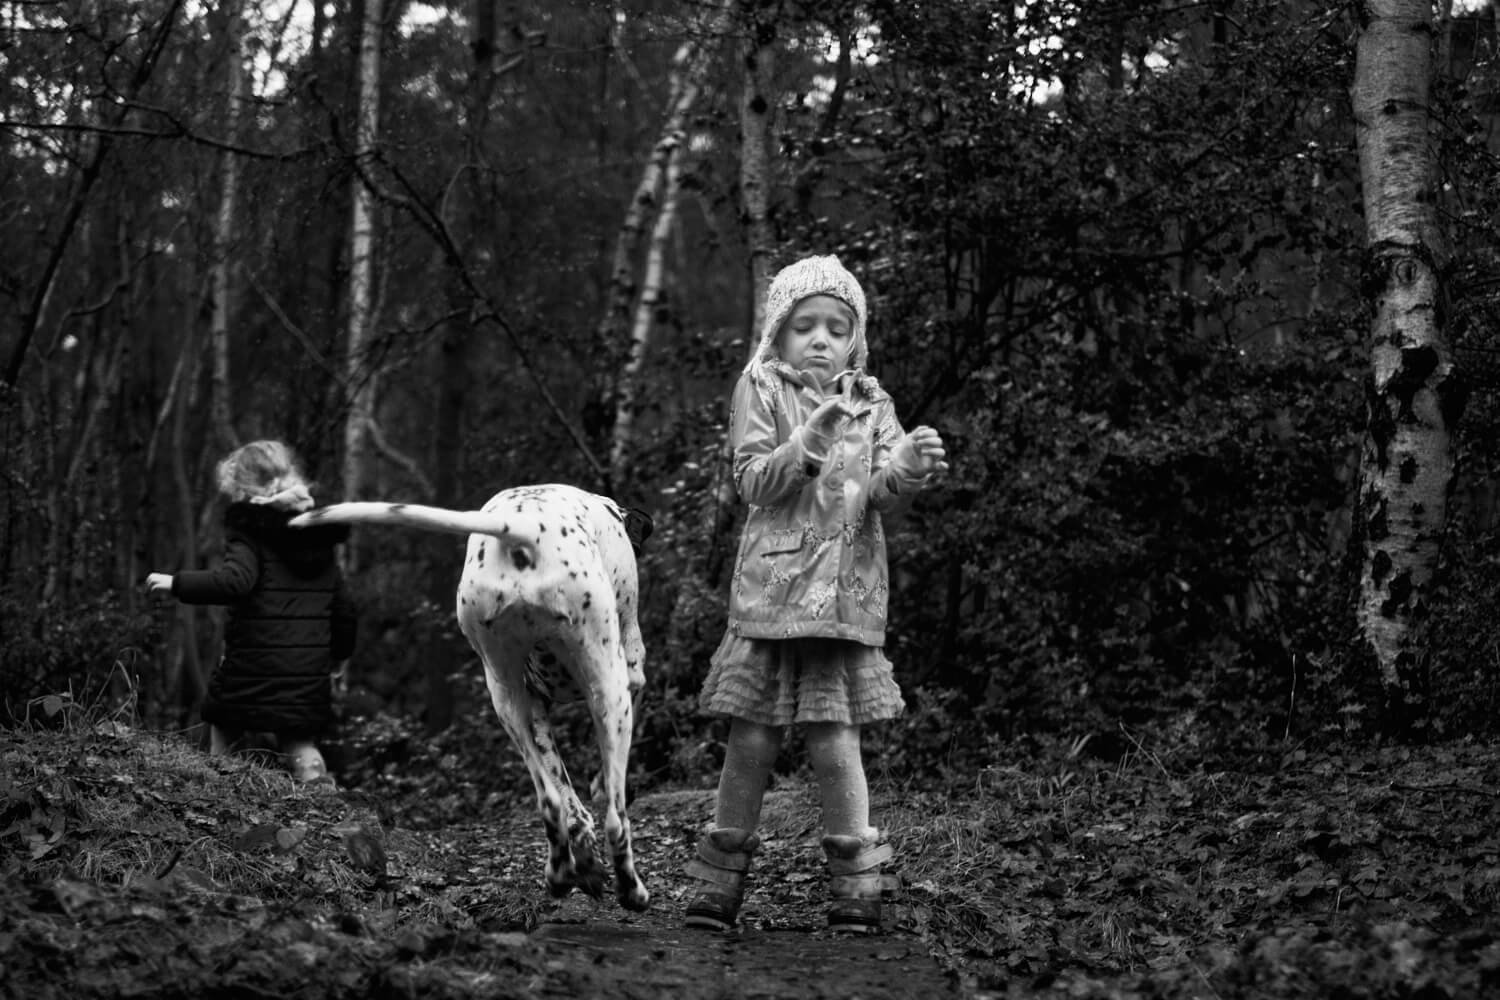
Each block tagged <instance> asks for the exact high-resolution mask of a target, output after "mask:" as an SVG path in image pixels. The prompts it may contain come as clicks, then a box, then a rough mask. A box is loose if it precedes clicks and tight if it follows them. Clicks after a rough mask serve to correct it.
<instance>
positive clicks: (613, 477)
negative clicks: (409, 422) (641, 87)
mask: <svg viewBox="0 0 1500 1000" xmlns="http://www.w3.org/2000/svg"><path fill="white" fill-rule="evenodd" d="M725 14H726V7H725V6H724V5H723V4H722V3H721V4H719V5H717V6H715V7H712V8H710V9H709V10H708V11H707V12H706V13H705V15H704V17H703V19H702V21H700V22H699V24H698V26H697V31H696V33H695V35H693V36H689V38H688V39H687V40H686V41H684V42H683V43H682V44H681V45H680V46H679V47H678V49H677V53H676V54H675V55H674V56H673V58H672V74H671V86H670V91H669V93H670V96H669V97H668V100H667V113H666V118H665V120H664V121H663V123H662V129H661V138H660V139H658V140H657V142H656V145H655V146H654V147H653V148H652V150H651V158H650V160H649V161H647V163H646V168H645V169H644V170H643V171H641V179H640V182H639V183H638V184H637V185H636V189H635V194H634V196H633V197H632V198H631V199H630V207H629V208H628V209H626V212H625V222H624V224H623V225H621V227H620V235H619V236H618V237H617V238H616V240H615V256H614V263H613V266H612V268H611V271H610V282H609V286H610V292H609V302H608V305H607V306H606V308H605V314H604V320H603V321H602V322H601V323H600V326H599V329H600V339H601V341H602V342H603V343H605V344H614V343H617V342H618V340H619V337H620V335H621V333H622V331H623V330H624V328H625V324H626V322H627V321H629V320H630V315H631V303H632V302H634V303H635V304H636V308H635V319H634V321H633V323H632V324H631V329H630V340H629V345H628V348H627V352H626V360H625V364H624V366H623V368H622V370H621V374H620V377H619V379H617V380H616V384H615V393H614V396H615V399H614V423H613V428H612V431H611V437H612V444H611V449H610V462H609V487H608V488H609V489H611V490H619V489H620V488H621V486H622V484H623V483H624V482H625V476H626V468H625V465H626V460H627V458H628V456H629V453H630V449H631V447H632V445H633V443H634V435H635V414H636V410H637V405H636V400H637V398H638V396H639V382H640V374H641V366H642V364H643V363H644V360H645V353H646V348H647V347H648V346H649V340H650V336H651V330H652V325H653V323H652V317H653V316H654V315H655V311H656V307H657V306H658V304H659V296H660V295H661V275H662V269H663V259H664V258H663V249H662V248H663V247H664V245H665V243H666V239H667V236H668V235H669V234H670V232H671V228H672V224H673V222H674V220H675V216H676V208H677V196H678V189H679V184H678V180H677V178H678V176H679V174H680V162H681V160H680V158H681V156H682V145H683V141H684V139H685V138H686V134H687V122H688V116H689V115H690V114H691V113H692V110H693V106H694V105H695V104H697V102H698V95H699V94H700V93H702V90H703V82H704V79H705V77H706V76H707V73H708V70H709V66H710V60H709V55H710V54H711V52H712V45H711V43H712V41H713V39H714V38H716V37H718V35H719V33H720V32H721V31H722V30H723V27H724V19H725ZM653 207H656V209H657V217H656V224H655V226H654V228H653V232H652V237H651V241H650V244H649V246H648V248H647V264H646V274H645V276H644V278H643V285H642V286H641V287H640V288H639V297H638V296H637V290H638V289H637V285H636V280H635V273H636V255H637V253H638V251H639V248H640V244H641V239H642V237H643V235H644V233H645V229H646V218H647V215H648V214H649V213H650V211H651V209H652V208H653Z"/></svg>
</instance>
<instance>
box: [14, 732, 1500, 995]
mask: <svg viewBox="0 0 1500 1000" xmlns="http://www.w3.org/2000/svg"><path fill="white" fill-rule="evenodd" d="M1080 749H1081V747H1080V745H1079V744H1077V743H1075V744H1073V745H1071V746H1069V745H1067V744H1061V745H1058V746H1057V747H1055V748H1052V749H1050V750H1044V751H1042V752H1040V753H1036V754H1032V755H1030V756H1029V757H1028V758H1027V759H1025V760H1017V761H1014V762H1008V763H1005V764H996V765H992V766H989V767H985V768H982V769H980V770H979V771H978V773H977V775H974V776H971V777H970V778H969V779H966V780H965V781H964V782H963V783H958V782H952V781H950V782H947V783H945V784H937V783H932V782H927V783H920V782H915V781H912V782H906V783H898V782H894V781H892V780H890V779H889V778H881V777H877V778H876V779H875V781H874V784H873V787H872V793H873V797H874V800H875V801H874V806H875V814H876V818H877V821H878V822H879V823H880V824H881V825H882V826H883V827H884V828H886V829H888V830H889V832H890V836H891V838H892V840H893V842H894V843H895V846H896V848H897V855H898V858H899V859H900V873H901V876H902V883H903V885H902V888H901V889H900V890H899V891H898V892H897V893H896V894H895V896H894V897H893V898H892V899H891V900H890V907H889V914H890V918H891V919H890V924H891V928H890V931H889V933H888V934H886V935H885V936H884V937H882V938H880V939H877V940H876V941H875V942H873V943H872V944H871V945H870V947H869V948H868V949H867V951H865V952H862V953H861V954H865V955H866V956H867V958H866V959H865V961H866V962H868V963H873V964H874V965H875V966H877V967H878V968H877V969H876V970H875V971H876V973H878V974H879V975H881V976H884V977H885V978H886V979H888V980H889V982H890V985H891V988H892V993H891V995H906V994H902V993H901V992H900V988H901V982H902V977H903V975H906V974H910V970H913V969H914V968H915V966H913V964H912V963H913V958H912V955H913V954H914V952H913V950H912V949H913V947H915V949H916V952H915V953H916V954H919V955H924V954H925V955H931V956H932V960H933V961H934V962H935V963H936V967H937V968H940V969H941V970H942V971H943V972H944V973H946V976H947V980H946V982H947V984H948V986H949V987H950V992H951V994H952V995H955V996H972V997H983V998H999V997H1006V998H1009V997H1038V996H1041V997H1051V996H1056V997H1075V996H1085V997H1120V998H1138V997H1139V998H1147V997H1205V998H1209V997H1214V998H1227V997H1244V998H1251V997H1257V998H1258V997H1304V996H1306V997H1311V996H1320V997H1321V996H1337V997H1347V998H1359V997H1370V998H1385V997H1392V998H1394V997H1413V998H1423V1000H1438V998H1445V997H1446V998H1468V997H1475V998H1478V997H1483V996H1488V995H1497V994H1500V918H1497V916H1496V913H1497V903H1500V815H1497V800H1500V781H1497V777H1500V773H1497V772H1500V765H1497V760H1496V754H1495V751H1494V748H1493V747H1490V746H1487V745H1483V744H1478V743H1469V742H1459V743H1449V744H1441V745H1430V746H1389V747H1372V748H1365V749H1356V748H1347V747H1346V748H1342V749H1332V750H1314V749H1309V748H1296V747H1291V746H1287V747H1279V748H1275V749H1274V750H1268V751H1266V752H1263V753H1260V754H1257V755H1250V756H1246V757H1245V758H1244V759H1239V760H1235V761H1233V762H1223V761H1212V760H1201V759H1198V760H1195V759H1192V758H1191V755H1188V754H1184V755H1183V759H1182V760H1181V761H1180V762H1177V761H1176V760H1175V759H1174V757H1173V754H1172V753H1171V752H1169V751H1168V750H1167V749H1165V748H1157V750H1156V751H1155V752H1145V748H1144V746H1141V745H1140V744H1138V749H1139V751H1140V752H1136V753H1132V754H1128V755H1127V756H1126V757H1125V758H1123V759H1121V760H1119V761H1115V762H1105V761H1100V760H1096V759H1092V758H1089V757H1086V756H1084V755H1083V754H1081V753H1080V752H1079V751H1080ZM711 815H712V792H711V791H710V790H708V789H704V788H697V789H680V790H677V791H656V792H652V793H650V794H645V795H642V796H641V798H640V799H638V800H637V801H636V802H634V803H633V804H632V807H631V816H632V821H633V825H634V832H635V835H636V849H637V854H638V862H639V864H640V866H641V869H642V871H643V873H644V874H645V876H646V877H647V879H648V882H649V884H650V885H651V888H652V890H653V892H654V893H655V904H654V907H653V910H652V911H651V913H650V914H649V915H647V916H644V917H636V916H635V915H626V914H625V913H624V912H623V911H621V910H620V909H619V908H618V907H617V906H616V905H615V904H614V902H613V901H612V900H609V899H608V898H606V900H605V901H604V902H598V903H596V902H595V901H592V900H588V899H579V898H577V897H570V898H569V899H567V900H564V901H554V900H551V899H549V898H548V897H547V895H546V893H545V891H544V890H543V888H542V885H541V868H542V864H543V861H544V858H545V853H546V848H545V843H544V841H543V838H542V834H541V829H540V824H539V822H538V821H537V818H536V814H535V810H534V807H533V805H532V803H531V796H530V789H529V787H528V788H519V787H518V788H517V789H516V793H515V795H514V796H513V797H512V798H510V799H508V800H497V801H496V802H495V804H494V807H493V808H492V809H491V810H489V814H488V815H475V814H474V813H473V812H472V811H469V812H466V813H465V814H463V815H461V816H454V817H450V818H449V822H448V823H446V824H443V823H441V822H435V821H433V818H432V817H431V802H427V803H423V804H422V806H421V807H420V808H419V807H418V806H417V805H416V804H412V805H410V806H408V804H407V803H404V802H401V801H392V800H390V799H387V798H377V797H375V796H371V795H369V794H366V793H362V792H360V791H358V790H339V789H336V788H334V787H332V786H330V785H298V784H295V783H293V782H292V781H291V780H290V779H289V778H287V777H286V776H285V775H284V774H282V773H281V772H280V771H279V770H276V769H273V768H267V767H263V766H261V765H260V764H259V763H257V762H255V761H254V760H247V759H241V758H210V757H206V756H204V755H202V754H200V753H198V752H197V751H195V750H192V749H190V748H188V747H187V746H186V745H184V744H183V743H182V742H181V741H180V740H178V739H175V738H172V737H162V736H158V735H154V734H149V733H145V732H141V731H137V730H134V729H131V728H129V727H127V726H124V725H121V724H118V723H109V724H103V725H99V726H94V727H83V728H80V729H74V730H65V731H58V730H44V729H26V730H7V731H4V732H0V875H3V878H0V984H3V985H0V993H3V994H4V995H7V996H17V997H20V996H25V997H28V998H37V1000H51V998H61V997H67V998H68V1000H87V998H92V997H104V996H111V997H114V996H119V997H145V996H151V997H178V996H180V997H196V996H204V995H209V994H213V993H223V992H233V993H236V994H237V995H244V996H279V997H285V998H300V997H368V996H413V995H418V994H420V995H423V996H451V997H479V996H485V997H545V996H563V995H618V996H630V995H637V991H641V992H640V993H639V995H643V996H652V995H663V996H664V995H673V996H677V995H681V996H692V995H694V994H693V992H692V990H693V988H694V986H693V983H694V981H695V980H694V977H693V976H689V975H686V974H685V973H682V971H681V970H678V973H677V978H676V979H673V978H672V976H673V975H674V973H673V972H672V969H671V968H670V966H671V961H669V960H668V959H672V958H673V956H675V955H678V954H679V953H680V952H679V951H671V950H669V949H664V948H663V949H659V950H662V952H663V955H665V956H666V957H665V958H663V957H661V956H658V958H659V959H660V960H658V961H656V962H655V964H654V965H653V966H651V968H653V969H659V970H660V971H659V972H649V973H648V972H643V971H642V967H640V966H637V965H631V966H629V967H628V968H627V967H625V966H616V965H612V964H611V962H609V961H605V960H603V959H602V958H601V956H600V954H598V953H594V954H592V955H591V954H590V953H589V952H588V951H587V950H585V949H582V948H579V949H575V950H571V951H570V950H567V949H564V950H562V951H559V950H558V948H557V947H556V946H553V947H547V946H545V945H544V943H542V942H539V941H538V939H537V938H536V936H533V935H532V934H531V932H533V931H535V930H536V929H537V928H538V927H539V926H543V925H550V926H557V925H567V924H573V925H578V926H581V927H583V928H584V930H583V931H582V937H581V939H582V940H587V938H588V936H589V934H591V933H593V932H592V931H590V930H589V929H588V928H590V927H596V926H610V927H615V928H619V929H622V930H627V931H630V932H631V933H637V934H646V935H647V939H648V940H649V939H652V938H651V937H650V935H653V934H654V935H657V936H659V937H661V938H662V940H665V936H666V934H667V928H669V927H675V925H676V924H677V923H678V918H679V917H680V914H681V911H682V907H683V906H684V905H685V902H686V898H687V895H688V893H689V892H690V891H691V886H690V885H689V883H688V882H687V880H686V878H685V877H684V876H683V875H682V874H681V866H682V864H683V862H684V861H685V860H686V858H687V857H688V856H689V853H690V845H691V844H692V842H693V839H694V838H695V837H696V836H697V833H698V832H699V831H700V830H701V829H702V828H703V827H704V826H705V824H706V823H707V822H708V821H709V820H710V819H711ZM417 816H422V817H424V819H423V821H422V822H421V823H413V822H409V820H410V819H411V818H412V817H417ZM761 833H762V836H763V839H764V843H765V846H764V848H763V850H762V852H761V854H760V855H759V857H758V858H757V867H756V870H755V874H754V876H753V878H752V881H751V890H750V894H749V897H748V898H747V901H746V905H745V909H744V912H743V918H744V921H745V923H746V925H747V926H748V927H749V928H750V929H751V932H753V933H756V934H762V935H766V936H771V937H774V938H775V940H776V941H777V942H780V944H779V947H781V948H783V950H784V951H785V952H786V953H787V954H788V955H789V954H790V953H792V952H795V951H797V950H798V949H799V948H800V947H804V946H805V947H809V948H810V947H812V943H813V942H815V941H817V940H820V939H824V938H827V936H828V935H827V932H826V930H825V929H824V928H823V927H822V909H823V905H824V892H825V890H824V879H823V874H822V858H821V852H820V849H819V847H818V835H819V833H820V830H819V821H818V811H817V799H816V794H815V791H814V789H813V787H812V786H811V784H810V783H807V782H799V781H798V780H796V779H795V778H793V779H790V780H787V781H785V782H783V783H782V785H781V786H780V787H778V789H777V790H776V791H773V792H772V793H771V794H769V795H768V797H767V804H766V810H765V814H764V821H763V826H762V830H761ZM786 942H793V944H787V943H786ZM796 942H805V945H797V944H795V943H796ZM726 947H727V946H726ZM708 948H709V946H706V945H705V946H702V947H699V948H698V950H700V951H705V949H708ZM705 954H706V955H707V957H708V959H709V960H712V959H713V958H714V953H713V952H712V951H711V950H707V951H705ZM724 954H725V955H726V956H727V955H728V954H729V953H728V952H724ZM727 960H729V959H728V958H726V961H727ZM787 960H790V959H789V958H788V959H787ZM924 961H925V959H924ZM642 976H647V977H649V976H656V977H658V978H657V980H656V986H655V987H653V986H652V984H651V983H650V982H645V981H642V980H641V977H642ZM742 978H743V977H742ZM751 979H752V980H753V977H751ZM673 983H676V984H677V985H675V986H673V985H671V984H673ZM701 986H702V984H701V980H700V988H701ZM824 987H828V988H830V989H831V988H832V987H831V986H829V984H821V985H820V984H818V983H816V982H811V981H810V982H808V983H807V988H806V990H805V991H804V993H803V995H805V996H822V995H837V993H836V991H835V992H833V993H827V994H825V991H824ZM653 988H654V989H656V992H655V993H653V992H652V989H653ZM714 988H715V990H716V991H717V992H718V994H719V995H725V996H754V995H764V994H763V993H757V992H755V987H754V984H753V981H748V980H747V981H746V982H745V983H741V984H740V985H739V986H726V985H725V983H724V982H720V983H719V984H718V985H717V986H715V987H714ZM674 990H675V991H676V992H673V991H674ZM736 990H737V991H738V992H736ZM872 995H873V994H872Z"/></svg>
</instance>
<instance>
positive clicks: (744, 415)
mask: <svg viewBox="0 0 1500 1000" xmlns="http://www.w3.org/2000/svg"><path fill="white" fill-rule="evenodd" d="M729 442H730V445H731V447H732V448H733V449H734V483H735V487H736V489H738V490H739V494H740V498H741V499H743V500H744V501H745V502H746V503H750V504H754V505H755V506H757V507H768V506H771V505H772V504H775V503H778V502H780V501H782V500H784V499H786V498H787V497H789V496H792V495H794V494H796V493H798V492H800V491H801V489H802V488H803V487H804V486H806V485H807V484H808V483H810V482H812V480H814V479H816V478H817V476H818V473H819V472H820V471H822V468H823V462H824V461H825V460H826V459H827V458H828V447H829V442H828V440H827V439H826V438H820V436H819V435H817V434H814V433H812V432H811V431H810V430H809V429H808V428H807V427H806V426H798V427H794V428H792V431H791V434H790V435H788V437H787V439H786V440H785V441H783V440H781V432H780V430H779V429H778V426H777V422H776V413H775V412H774V411H773V410H772V409H771V407H770V406H768V405H767V404H766V400H765V399H764V398H762V396H761V394H760V393H759V392H758V391H757V390H756V387H755V384H754V382H753V381H752V380H751V378H750V376H748V375H741V376H740V380H739V382H738V384H736V385H735V387H734V402H733V404H732V406H731V409H730V431H729Z"/></svg>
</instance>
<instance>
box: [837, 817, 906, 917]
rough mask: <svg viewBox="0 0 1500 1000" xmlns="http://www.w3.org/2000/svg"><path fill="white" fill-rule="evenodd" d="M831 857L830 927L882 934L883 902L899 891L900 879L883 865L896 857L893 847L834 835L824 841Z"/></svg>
mask: <svg viewBox="0 0 1500 1000" xmlns="http://www.w3.org/2000/svg"><path fill="white" fill-rule="evenodd" d="M823 853H824V854H826V855H828V874H829V876H830V877H829V881H828V896H829V899H830V900H831V903H830V905H829V907H828V926H829V928H830V929H832V930H835V931H844V932H846V933H852V934H873V933H876V932H878V931H879V930H880V899H881V896H882V895H883V894H884V893H885V891H887V890H894V889H895V888H896V883H897V878H896V876H894V875H886V874H884V873H883V872H882V870H881V865H883V864H884V863H885V862H887V861H889V860H891V857H892V855H893V854H894V853H895V852H894V851H893V850H892V849H891V845H890V844H883V843H878V842H875V841H873V840H866V839H864V838H862V837H852V836H840V835H837V834H830V835H829V836H826V837H824V838H823Z"/></svg>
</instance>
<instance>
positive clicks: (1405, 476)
mask: <svg viewBox="0 0 1500 1000" xmlns="http://www.w3.org/2000/svg"><path fill="white" fill-rule="evenodd" d="M1360 16H1361V21H1362V23H1361V29H1360V35H1359V43H1358V50H1357V65H1356V69H1355V78H1354V86H1353V94H1352V96H1353V102H1354V116H1355V129H1356V139H1357V145H1358V149H1359V166H1360V177H1361V181H1362V183H1363V192H1364V194H1363V197H1364V215H1365V234H1366V253H1367V260H1366V270H1365V273H1366V276H1367V279H1366V286H1365V296H1366V301H1367V303H1368V306H1369V311H1370V341H1371V348H1370V351H1371V367H1372V372H1371V380H1370V383H1369V387H1368V388H1369V392H1368V403H1369V413H1368V420H1369V423H1368V430H1367V434H1366V439H1365V445H1364V454H1363V462H1362V469H1361V476H1360V493H1361V495H1360V509H1361V517H1362V518H1363V527H1364V532H1363V534H1364V553H1363V568H1362V572H1361V580H1360V591H1359V598H1358V607H1357V618H1358V621H1359V625H1360V628H1361V630H1362V632H1363V635H1364V639H1365V641H1366V642H1367V643H1368V645H1369V648H1370V650H1371V652H1372V653H1373V654H1374V657H1375V659H1376V661H1377V663H1378V665H1379V670H1380V674H1381V680H1382V682H1383V683H1384V685H1385V687H1386V689H1387V691H1388V692H1389V693H1390V694H1391V695H1392V696H1393V697H1394V700H1395V701H1396V702H1397V703H1398V704H1400V703H1402V702H1405V701H1406V699H1407V698H1408V697H1410V695H1411V692H1409V691H1407V690H1406V679H1407V677H1408V673H1407V672H1408V670H1409V669H1411V668H1413V667H1415V666H1417V665H1418V664H1419V663H1420V661H1421V659H1422V657H1421V650H1420V643H1421V636H1420V632H1419V626H1420V624H1421V623H1422V621H1423V619H1424V617H1425V616H1426V613H1427V610H1428V608H1429V607H1430V605H1431V603H1432V601H1433V599H1434V598H1433V595H1432V582H1433V576H1434V572H1435V570H1436V568H1437V563H1438V557H1439V548H1440V543H1441V537H1442V533H1443V529H1444V524H1445V520H1446V516H1447V511H1448V493H1449V489H1450V487H1451V486H1452V482H1453V477H1454V457H1453V429H1454V426H1455V424H1456V423H1457V421H1458V417H1459V414H1460V413H1461V411H1462V407H1463V397H1462V393H1461V392H1460V391H1459V389H1458V387H1457V385H1456V383H1455V381H1454V380H1453V379H1452V378H1451V375H1452V373H1453V363H1452V359H1451V356H1450V351H1449V345H1448V343H1447V341H1446V337H1445V331H1444V329H1443V319H1442V312H1441V309H1440V305H1439V303H1440V301H1441V296H1442V278H1441V266H1442V262H1443V260H1444V259H1445V257H1446V256H1447V254H1448V248H1447V246H1446V243H1445V240H1444V238H1443V234H1442V232H1441V230H1440V226H1439V223H1438V218H1437V212H1436V208H1435V206H1436V204H1437V193H1438V192H1437V184H1436V177H1437V170H1436V154H1435V150H1434V138H1433V134H1432V131H1433V122H1432V112H1431V103H1430V102H1431V81H1432V71H1433V47H1434V44H1435V36H1434V25H1433V11H1432V5H1431V4H1430V3H1429V2H1428V0H1365V2H1364V3H1362V4H1361V5H1360Z"/></svg>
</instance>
